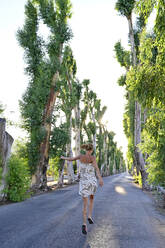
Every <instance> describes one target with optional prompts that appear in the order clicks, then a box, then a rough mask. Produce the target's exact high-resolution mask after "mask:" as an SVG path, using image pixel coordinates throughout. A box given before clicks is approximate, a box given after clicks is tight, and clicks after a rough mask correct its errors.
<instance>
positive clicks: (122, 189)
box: [115, 186, 127, 195]
mask: <svg viewBox="0 0 165 248" xmlns="http://www.w3.org/2000/svg"><path fill="white" fill-rule="evenodd" d="M115 191H116V192H117V193H119V194H121V195H126V194H127V192H126V191H125V189H124V188H123V187H120V186H115Z"/></svg>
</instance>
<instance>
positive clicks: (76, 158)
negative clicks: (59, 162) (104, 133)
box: [61, 155, 80, 161]
mask: <svg viewBox="0 0 165 248" xmlns="http://www.w3.org/2000/svg"><path fill="white" fill-rule="evenodd" d="M61 159H65V160H68V161H75V160H78V159H80V155H78V156H77V157H73V158H69V157H63V156H61Z"/></svg>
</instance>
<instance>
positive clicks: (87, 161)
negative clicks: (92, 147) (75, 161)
mask: <svg viewBox="0 0 165 248" xmlns="http://www.w3.org/2000/svg"><path fill="white" fill-rule="evenodd" d="M93 160H94V156H92V155H82V154H81V155H80V162H81V163H83V164H91V163H93Z"/></svg>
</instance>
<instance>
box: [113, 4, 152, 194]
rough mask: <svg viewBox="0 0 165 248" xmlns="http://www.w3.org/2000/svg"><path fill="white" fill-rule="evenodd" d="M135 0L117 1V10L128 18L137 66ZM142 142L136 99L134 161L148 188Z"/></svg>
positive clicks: (133, 54) (132, 48) (139, 115)
mask: <svg viewBox="0 0 165 248" xmlns="http://www.w3.org/2000/svg"><path fill="white" fill-rule="evenodd" d="M135 3H136V1H135V0H129V1H126V0H118V1H117V3H116V10H117V11H118V12H119V13H120V14H121V15H122V16H124V17H126V18H127V20H128V26H129V38H130V43H131V57H132V65H133V67H136V66H137V63H138V61H137V54H136V44H135V36H134V29H133V23H132V12H133V9H134V7H135ZM140 143H141V105H140V103H139V102H138V101H137V100H135V115H134V155H135V156H134V161H135V164H136V168H137V173H138V172H139V171H140V172H141V176H142V182H143V185H142V186H143V189H144V188H147V185H146V183H147V181H146V179H147V173H146V169H145V161H144V158H143V154H142V152H141V150H140V149H139V146H138V144H140Z"/></svg>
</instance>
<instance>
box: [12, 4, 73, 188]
mask: <svg viewBox="0 0 165 248" xmlns="http://www.w3.org/2000/svg"><path fill="white" fill-rule="evenodd" d="M70 17H71V3H70V1H69V0H55V1H54V0H47V1H46V0H28V2H27V4H26V5H25V24H24V26H23V28H22V29H19V30H18V32H17V38H18V41H19V44H20V46H21V47H22V48H23V49H24V54H25V56H24V57H25V61H26V64H27V66H26V73H27V75H28V78H29V85H28V87H27V90H26V92H25V94H24V96H23V98H22V101H21V102H20V106H21V113H22V117H23V119H24V128H25V129H26V130H27V131H28V133H29V144H28V150H29V165H30V167H31V171H32V174H35V178H36V182H35V183H36V186H37V187H46V181H45V180H44V179H43V178H45V176H44V175H45V173H46V170H47V165H48V160H49V141H50V133H51V121H52V114H53V111H54V106H55V102H56V98H57V96H58V95H59V93H60V90H61V88H60V83H59V81H60V70H61V63H62V54H63V47H64V44H65V43H66V42H68V41H69V40H70V38H71V36H72V33H71V30H70V28H69V26H68V19H69V18H70ZM42 23H43V24H44V25H45V26H46V27H47V28H48V30H49V37H48V39H47V41H45V40H44V39H43V37H41V36H40V35H39V28H40V26H41V24H42Z"/></svg>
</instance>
